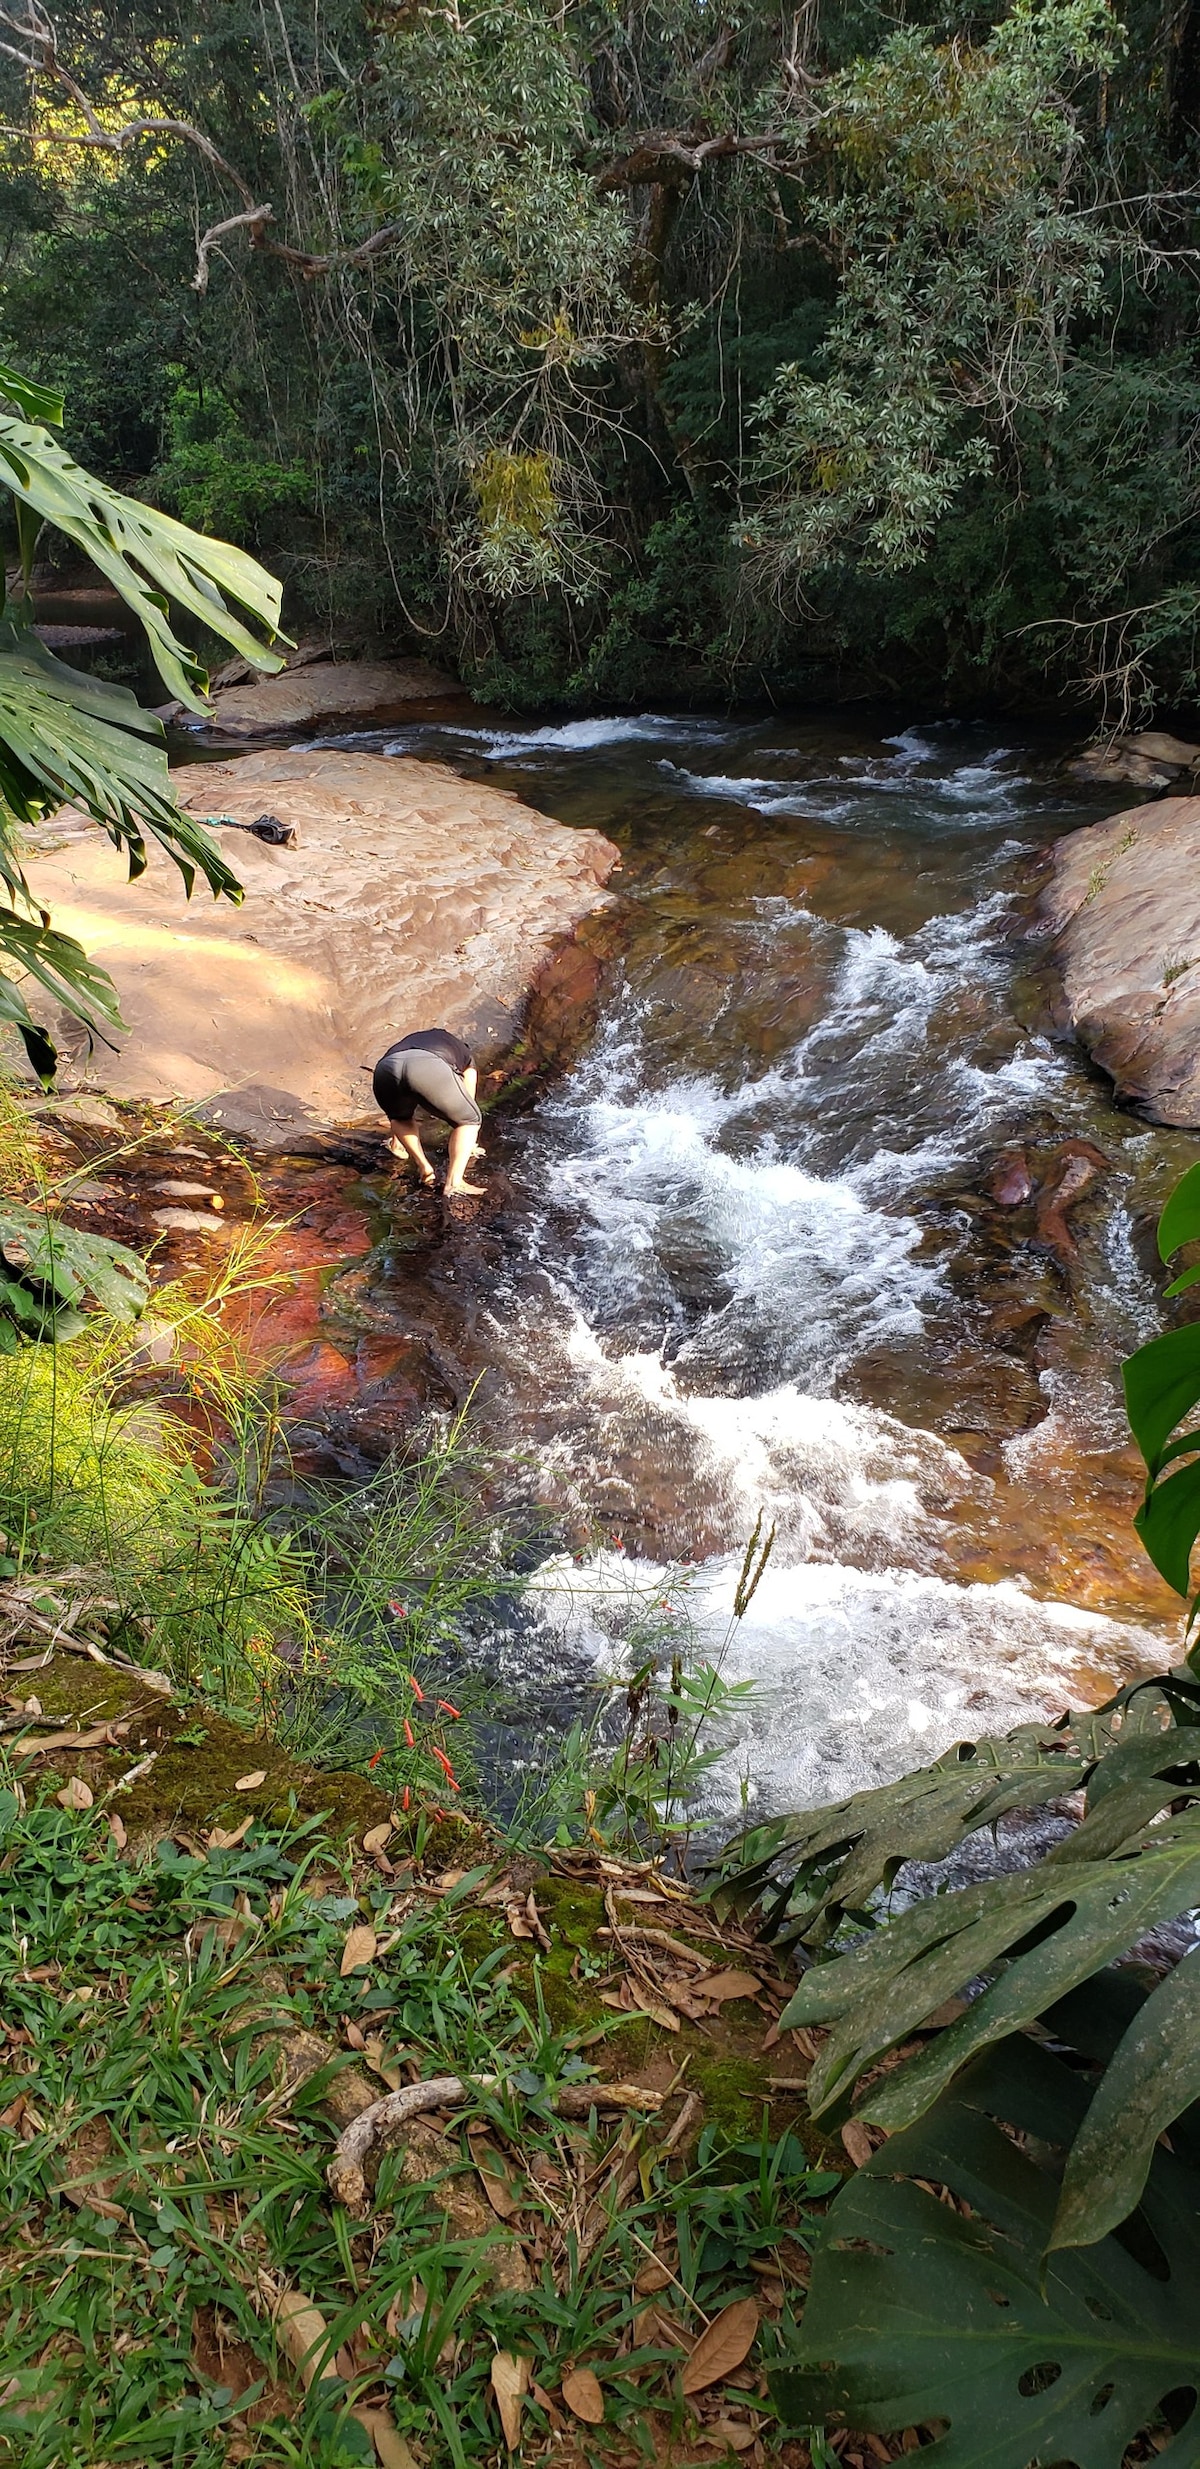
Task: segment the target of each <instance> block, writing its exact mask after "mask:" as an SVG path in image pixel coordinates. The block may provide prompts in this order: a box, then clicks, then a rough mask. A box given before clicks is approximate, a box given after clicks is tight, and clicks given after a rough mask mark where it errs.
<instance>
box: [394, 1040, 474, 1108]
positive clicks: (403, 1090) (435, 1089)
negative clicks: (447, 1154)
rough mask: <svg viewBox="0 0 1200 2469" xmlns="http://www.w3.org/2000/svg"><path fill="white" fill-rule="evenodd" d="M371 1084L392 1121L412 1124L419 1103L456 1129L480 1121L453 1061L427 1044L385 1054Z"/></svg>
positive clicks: (472, 1100) (472, 1099)
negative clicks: (432, 1052) (435, 1051)
mask: <svg viewBox="0 0 1200 2469" xmlns="http://www.w3.org/2000/svg"><path fill="white" fill-rule="evenodd" d="M371 1087H372V1089H373V1091H374V1094H375V1103H376V1105H377V1106H380V1107H382V1109H383V1112H384V1114H385V1115H386V1116H387V1117H388V1120H389V1122H392V1123H411V1122H412V1119H413V1116H414V1115H415V1113H416V1111H417V1108H418V1106H427V1107H428V1108H429V1112H430V1113H431V1114H439V1115H440V1116H441V1118H442V1121H443V1123H452V1124H454V1125H455V1127H456V1128H457V1127H458V1126H459V1125H460V1124H463V1123H482V1121H483V1116H482V1115H481V1114H480V1111H479V1108H478V1106H477V1105H476V1103H475V1100H474V1098H473V1097H468V1095H467V1092H466V1090H465V1089H464V1087H463V1084H462V1082H461V1080H460V1079H459V1076H458V1073H457V1072H456V1071H455V1069H454V1066H453V1064H451V1063H447V1062H446V1060H445V1057H444V1056H443V1055H440V1054H430V1053H429V1051H428V1048H426V1047H422V1046H406V1047H404V1048H403V1049H402V1051H401V1052H400V1053H398V1054H385V1055H384V1057H383V1060H382V1062H379V1063H377V1064H376V1066H375V1075H374V1078H373V1080H372V1082H371Z"/></svg>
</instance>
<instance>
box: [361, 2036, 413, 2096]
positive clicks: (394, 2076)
mask: <svg viewBox="0 0 1200 2469" xmlns="http://www.w3.org/2000/svg"><path fill="white" fill-rule="evenodd" d="M384 2048H385V2043H384V2038H383V2034H382V2032H373V2033H372V2034H371V2037H370V2039H369V2040H364V2042H363V2055H364V2057H365V2058H366V2061H367V2064H368V2066H369V2067H370V2069H371V2072H372V2074H374V2075H378V2076H379V2077H380V2079H381V2081H382V2082H384V2083H386V2085H387V2088H388V2090H389V2092H398V2091H399V2090H400V2088H401V2086H402V2084H403V2082H404V2077H403V2075H402V2074H401V2072H400V2068H399V2067H398V2066H394V2065H393V2064H392V2063H391V2061H390V2059H388V2058H387V2057H385V2055H384Z"/></svg>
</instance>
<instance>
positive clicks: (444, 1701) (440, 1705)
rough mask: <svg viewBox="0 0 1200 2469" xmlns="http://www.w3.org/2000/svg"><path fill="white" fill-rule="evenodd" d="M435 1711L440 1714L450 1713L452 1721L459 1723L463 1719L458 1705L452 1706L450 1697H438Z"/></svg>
mask: <svg viewBox="0 0 1200 2469" xmlns="http://www.w3.org/2000/svg"><path fill="white" fill-rule="evenodd" d="M434 1712H435V1714H439V1715H449V1717H450V1720H451V1722H452V1723H458V1722H460V1721H461V1719H462V1718H461V1716H460V1714H459V1711H458V1708H457V1706H452V1705H451V1703H450V1700H449V1698H448V1697H440V1698H439V1699H438V1702H437V1705H436V1707H435V1709H434Z"/></svg>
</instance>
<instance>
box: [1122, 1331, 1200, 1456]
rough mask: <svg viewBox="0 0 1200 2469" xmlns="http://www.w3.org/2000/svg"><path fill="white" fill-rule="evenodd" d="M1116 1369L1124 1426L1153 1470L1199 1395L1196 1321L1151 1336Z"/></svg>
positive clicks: (1199, 1347)
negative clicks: (1122, 1387) (1119, 1374)
mask: <svg viewBox="0 0 1200 2469" xmlns="http://www.w3.org/2000/svg"><path fill="white" fill-rule="evenodd" d="M1122 1368H1123V1372H1124V1380H1125V1409H1126V1413H1127V1414H1128V1416H1129V1425H1130V1430H1131V1431H1132V1433H1133V1437H1134V1439H1135V1440H1136V1442H1137V1445H1138V1447H1139V1449H1140V1450H1141V1452H1142V1456H1143V1457H1144V1459H1145V1461H1146V1464H1147V1466H1148V1468H1149V1470H1150V1472H1151V1474H1153V1473H1154V1472H1155V1471H1156V1469H1157V1467H1158V1463H1159V1459H1160V1456H1161V1452H1162V1450H1163V1448H1164V1446H1165V1444H1166V1442H1167V1441H1168V1440H1169V1439H1170V1437H1171V1434H1172V1432H1173V1431H1174V1429H1175V1426H1176V1424H1177V1423H1182V1421H1183V1418H1184V1416H1185V1415H1186V1414H1190V1413H1191V1410H1192V1408H1193V1406H1195V1405H1196V1403H1197V1401H1198V1400H1200V1321H1189V1322H1188V1324H1187V1326H1186V1327H1185V1328H1182V1329H1168V1330H1167V1331H1166V1333H1165V1335H1164V1336H1162V1337H1152V1338H1151V1340H1150V1343H1149V1345H1148V1346H1139V1347H1138V1350H1137V1353H1136V1354H1132V1355H1130V1356H1129V1357H1128V1359H1127V1361H1126V1362H1125V1364H1124V1365H1123V1367H1122Z"/></svg>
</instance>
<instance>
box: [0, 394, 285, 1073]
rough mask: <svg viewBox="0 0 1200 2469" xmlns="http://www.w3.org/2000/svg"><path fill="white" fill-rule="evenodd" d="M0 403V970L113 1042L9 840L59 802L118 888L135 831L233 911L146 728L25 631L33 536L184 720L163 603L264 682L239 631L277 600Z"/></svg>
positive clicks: (264, 657) (140, 862)
mask: <svg viewBox="0 0 1200 2469" xmlns="http://www.w3.org/2000/svg"><path fill="white" fill-rule="evenodd" d="M0 399H6V400H8V401H9V402H11V403H14V404H15V405H16V407H17V409H18V411H20V412H22V413H23V414H24V415H26V417H25V418H24V419H23V420H17V419H14V418H13V417H12V416H11V414H8V413H4V412H0V485H2V486H4V487H6V488H7V490H8V492H9V496H10V499H11V501H12V505H13V509H14V515H15V520H16V525H17V537H18V542H19V546H20V551H21V580H22V585H23V589H22V591H21V594H20V596H19V597H18V598H15V599H14V598H10V599H9V600H8V601H7V603H6V604H5V605H4V606H3V608H0V882H3V884H4V886H5V888H6V889H7V891H8V892H9V894H10V896H11V898H12V900H13V902H14V904H15V906H14V907H12V908H6V909H0V964H3V963H8V964H9V967H10V968H11V967H14V966H15V968H16V969H17V970H19V971H21V972H22V973H23V974H24V975H25V976H27V977H30V976H31V977H33V978H34V979H35V980H36V981H37V982H38V983H39V984H40V985H41V986H42V987H43V988H44V990H45V991H46V992H48V993H50V994H51V995H53V996H56V997H57V999H58V1001H59V1002H60V1003H62V1004H63V1005H64V1007H65V1008H66V1010H67V1011H68V1012H69V1013H70V1014H71V1015H72V1016H73V1017H74V1018H75V1019H77V1020H81V1021H83V1022H84V1023H85V1025H86V1026H87V1028H88V1030H89V1032H92V1031H94V1030H95V1027H96V1023H97V1015H99V1017H100V1018H102V1019H104V1020H105V1021H106V1022H107V1023H108V1025H109V1026H110V1027H114V1028H120V1027H122V1026H123V1025H124V1024H123V1023H122V1021H121V1017H120V1012H119V1010H118V1007H117V1002H116V998H115V995H114V993H113V990H112V987H111V985H110V983H109V981H108V979H107V978H106V977H105V976H104V975H103V973H102V972H100V971H98V970H96V969H94V968H93V967H92V966H91V964H90V963H89V962H88V961H87V960H86V958H85V956H84V954H83V953H82V951H81V950H80V947H79V946H78V945H77V944H76V943H75V942H74V941H73V939H72V938H71V937H70V936H66V935H59V934H55V933H54V932H53V931H52V929H51V927H50V920H49V918H48V917H46V916H44V915H43V914H42V913H41V912H40V911H38V910H37V909H36V905H35V902H34V900H33V897H32V894H31V893H30V890H29V886H28V884H27V883H26V880H25V877H24V874H23V871H22V867H21V862H20V856H19V851H18V842H17V832H18V829H19V826H20V825H21V824H28V823H32V822H36V821H37V820H38V819H39V818H40V817H41V816H43V815H45V814H47V813H50V812H52V811H53V810H54V808H55V807H57V806H59V805H61V804H63V803H64V802H65V801H66V800H68V799H72V798H74V799H76V800H77V801H78V803H79V804H80V805H81V806H82V807H83V808H84V810H85V812H86V813H88V814H90V815H92V816H93V818H94V819H95V821H96V822H97V823H99V824H101V825H102V826H103V828H104V829H105V831H107V833H108V835H109V838H110V839H111V840H112V841H113V843H114V845H115V846H117V847H119V848H125V849H126V850H127V851H128V854H129V870H130V874H131V876H132V875H137V874H140V873H141V872H142V871H143V869H144V867H145V863H146V842H145V835H146V833H147V832H149V833H151V834H152V835H153V837H154V838H155V839H156V840H157V841H158V842H159V844H160V846H161V847H162V848H163V849H164V850H165V851H166V853H167V855H168V856H169V857H171V858H172V859H173V860H174V862H175V864H176V865H177V866H178V868H179V870H180V873H181V874H182V876H183V879H184V882H185V884H186V887H187V889H188V891H189V893H190V891H191V889H192V885H193V883H194V881H195V876H196V872H197V870H198V869H199V870H200V871H201V872H202V873H203V874H204V877H205V879H206V881H207V883H208V884H209V886H210V889H211V890H212V892H213V894H214V896H215V895H217V894H219V893H224V894H225V895H226V897H227V898H229V899H240V898H241V888H240V885H239V884H238V881H237V878H236V876H235V875H233V874H232V873H231V871H230V869H229V868H228V866H227V865H226V864H225V861H224V859H223V858H222V856H221V855H220V852H219V851H218V849H217V848H216V846H215V844H214V843H213V842H212V841H211V840H210V839H209V837H208V835H207V833H205V832H204V831H202V830H201V829H200V827H199V826H198V825H197V824H195V823H193V822H192V821H191V819H190V817H188V816H187V815H185V814H183V813H182V812H181V810H180V807H179V805H178V801H177V800H176V798H175V796H174V793H173V791H172V789H171V785H170V780H169V777H168V773H167V762H166V752H165V747H164V742H163V732H162V725H161V723H160V722H159V721H158V720H156V719H155V718H153V717H152V715H151V714H149V713H148V712H143V711H141V710H140V709H139V707H138V705H137V703H136V702H135V700H134V697H133V696H132V695H131V694H129V693H128V692H127V691H126V690H125V688H124V687H120V686H112V685H106V684H104V683H103V682H102V681H101V680H99V679H97V678H92V677H87V676H83V675H81V674H80V673H79V672H78V671H77V670H74V669H69V668H67V667H65V666H64V664H63V663H62V662H61V661H59V660H56V659H54V658H53V657H52V656H51V654H50V653H49V652H47V651H46V650H45V648H44V646H43V645H42V644H41V643H40V642H39V641H38V639H37V637H36V636H35V635H34V634H33V632H32V631H31V610H30V599H29V581H30V575H31V572H32V567H33V557H34V550H35V547H36V544H37V540H38V537H39V533H40V530H41V526H42V524H43V523H50V524H52V525H53V526H54V528H55V529H56V530H57V531H59V532H61V533H62V534H63V535H64V536H65V537H66V538H67V539H69V540H71V541H73V542H74V544H75V546H76V548H78V549H80V550H82V551H83V553H84V554H85V555H86V556H87V557H89V558H90V559H91V561H92V563H93V564H94V565H95V566H96V567H97V568H98V569H99V571H100V573H101V574H103V575H104V576H105V577H106V579H107V580H108V581H109V583H111V584H112V585H113V586H114V587H115V589H116V590H117V591H118V592H119V593H120V594H121V597H122V599H124V600H125V601H127V602H128V603H129V605H130V606H131V607H132V608H133V609H134V611H135V613H136V615H137V616H138V618H139V620H140V622H141V624H142V626H143V628H144V630H145V633H146V635H147V637H148V639H149V642H150V646H151V649H152V651H153V655H154V659H155V662H156V664H157V667H158V669H159V672H160V674H161V676H162V677H163V679H164V681H165V683H166V684H167V686H168V688H169V689H170V691H171V692H172V693H174V694H177V695H178V696H179V697H180V699H181V700H182V701H184V702H185V703H187V704H188V705H189V706H190V707H191V709H192V710H193V711H203V710H204V709H205V708H206V706H205V704H204V702H203V700H202V696H203V692H204V689H205V688H206V686H207V676H206V672H205V671H204V669H203V668H202V667H201V665H200V663H199V661H198V660H197V659H196V658H195V656H194V655H193V654H192V653H191V652H189V651H188V650H187V649H186V647H185V646H184V645H183V644H182V643H181V642H180V641H179V638H178V636H177V635H176V633H175V630H174V625H173V622H172V618H171V607H172V604H175V605H177V606H179V607H181V608H184V609H186V610H188V611H189V612H190V613H191V615H192V616H193V617H198V618H199V619H201V620H202V622H203V623H204V624H205V626H206V627H207V628H208V629H209V630H210V631H211V632H212V633H214V634H217V635H219V636H221V637H223V638H224V640H225V641H226V642H229V643H232V644H234V645H235V647H236V648H237V649H238V650H239V651H241V652H242V653H243V654H244V655H245V656H246V657H247V658H249V659H250V660H252V661H253V662H254V664H255V665H256V666H257V667H260V668H268V669H271V668H278V667H280V666H281V659H280V655H279V654H278V653H276V652H273V651H271V650H270V649H269V647H268V646H267V645H266V644H264V643H262V642H261V641H260V639H259V638H258V637H257V636H256V635H255V634H253V633H251V631H250V630H249V627H248V626H247V624H246V622H245V617H246V615H254V616H257V617H258V618H260V619H261V620H262V621H263V623H264V624H265V625H266V626H267V628H268V631H269V633H270V634H271V635H274V634H275V632H276V630H277V622H278V617H279V603H280V594H279V587H278V585H276V584H275V583H274V582H273V581H272V580H271V578H270V576H268V575H266V574H265V573H264V572H263V570H262V568H261V567H259V566H256V565H255V564H254V563H253V561H252V560H251V559H250V558H248V557H246V556H244V555H243V553H242V552H241V550H239V549H233V548H229V547H227V546H226V545H225V544H224V543H222V542H217V541H206V540H202V539H201V538H200V537H199V535H198V534H197V533H195V532H190V531H187V530H185V528H184V527H183V525H182V524H179V523H175V522H173V521H172V520H171V518H170V517H169V516H166V515H162V514H158V513H156V512H154V511H153V510H152V509H150V508H148V507H144V506H140V505H138V504H136V503H135V502H134V500H133V499H131V498H128V497H123V496H121V495H120V494H119V493H118V492H117V491H116V490H114V489H111V488H109V487H108V486H107V485H106V483H105V482H103V481H101V480H97V479H95V478H93V477H92V476H91V475H90V474H88V473H87V472H84V471H82V470H81V469H80V467H79V465H78V464H77V463H75V462H74V461H73V460H72V458H71V456H70V455H68V454H67V453H66V451H65V449H64V448H63V447H62V446H61V445H60V444H59V443H58V440H57V439H56V438H55V437H53V436H52V435H51V432H50V430H49V429H48V428H46V427H44V426H41V425H37V424H35V422H34V421H31V419H30V415H34V416H36V418H39V419H40V418H50V419H53V420H54V421H56V422H58V421H60V420H61V418H62V404H61V401H60V400H59V399H58V397H57V396H55V395H53V394H51V393H50V392H49V391H48V390H47V389H45V388H44V387H39V386H36V385H31V384H30V382H29V381H28V380H27V379H25V378H23V377H21V376H19V375H17V374H16V373H15V372H14V371H13V370H11V369H6V368H3V367H0ZM22 910H24V911H25V912H27V915H26V916H24V917H23V916H22V914H21V911H22ZM0 988H2V993H0V1018H4V1019H7V1020H9V1021H11V1022H12V1023H13V1025H14V1026H15V1027H16V1029H17V1030H18V1032H19V1034H20V1035H21V1037H22V1038H23V1040H24V1043H25V1047H26V1051H27V1053H28V1055H29V1059H30V1061H31V1063H32V1064H33V1067H34V1070H35V1071H36V1072H38V1074H39V1075H40V1076H41V1077H42V1078H43V1079H45V1080H48V1079H49V1078H50V1076H51V1075H52V1072H53V1068H54V1061H55V1050H54V1043H53V1039H52V1038H51V1036H50V1033H49V1030H48V1029H47V1028H46V1026H45V1024H44V1023H43V1022H40V1021H37V1020H35V1018H34V1016H33V1014H32V1013H31V1012H30V1010H29V1006H28V1002H27V999H26V997H25V995H24V993H23V992H22V990H21V988H20V986H19V985H18V984H15V983H14V982H13V980H12V978H11V977H10V976H9V975H8V974H7V971H5V970H4V969H3V967H2V965H0Z"/></svg>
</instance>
